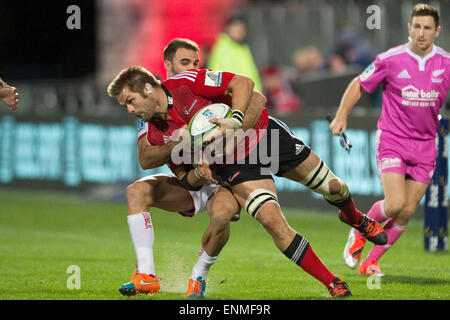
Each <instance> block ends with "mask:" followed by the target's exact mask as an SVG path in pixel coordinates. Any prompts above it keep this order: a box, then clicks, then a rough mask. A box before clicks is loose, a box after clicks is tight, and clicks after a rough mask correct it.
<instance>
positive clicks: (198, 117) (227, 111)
mask: <svg viewBox="0 0 450 320" xmlns="http://www.w3.org/2000/svg"><path fill="white" fill-rule="evenodd" d="M214 118H217V119H227V118H231V108H230V107H229V106H227V105H226V104H223V103H213V104H210V105H208V106H206V107H203V108H201V109H200V110H198V111H197V113H196V114H195V115H194V116H193V117H192V119H191V121H190V122H189V126H188V132H189V135H190V137H191V142H192V144H193V145H194V146H204V145H205V144H206V143H207V142H208V141H210V139H211V137H213V136H214V135H217V131H218V130H219V129H220V125H219V124H218V123H212V122H211V121H210V120H211V119H214Z"/></svg>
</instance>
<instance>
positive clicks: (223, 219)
mask: <svg viewBox="0 0 450 320" xmlns="http://www.w3.org/2000/svg"><path fill="white" fill-rule="evenodd" d="M236 211H237V210H236V208H235V207H233V206H231V205H229V204H223V205H221V206H220V207H219V206H216V207H214V208H213V209H212V213H211V224H212V225H214V226H217V227H220V228H223V227H224V226H226V225H227V224H229V223H230V220H231V218H232V217H233V215H234V214H235V213H236Z"/></svg>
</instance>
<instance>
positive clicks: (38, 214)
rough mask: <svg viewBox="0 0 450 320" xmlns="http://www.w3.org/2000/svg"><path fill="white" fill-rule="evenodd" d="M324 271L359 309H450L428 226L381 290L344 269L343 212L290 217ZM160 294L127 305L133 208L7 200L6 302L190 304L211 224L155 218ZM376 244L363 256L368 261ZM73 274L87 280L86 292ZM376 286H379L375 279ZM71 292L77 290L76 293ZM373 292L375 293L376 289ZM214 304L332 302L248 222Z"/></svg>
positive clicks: (225, 254)
mask: <svg viewBox="0 0 450 320" xmlns="http://www.w3.org/2000/svg"><path fill="white" fill-rule="evenodd" d="M284 213H285V215H286V217H287V219H288V221H289V223H290V225H291V226H292V227H293V228H295V229H296V230H297V231H298V232H299V233H300V234H302V235H303V236H305V237H306V238H307V239H308V240H309V241H310V243H311V245H312V248H313V250H314V251H315V252H316V253H317V255H318V256H319V257H320V258H321V259H322V261H323V262H324V263H325V265H326V266H327V267H328V268H329V269H330V270H331V271H332V272H333V273H334V274H336V275H338V276H339V277H340V278H341V279H343V280H344V281H346V282H347V283H348V285H349V286H350V289H351V291H352V293H353V297H351V298H350V299H361V300H366V299H373V300H385V299H386V300H405V299H413V300H415V299H417V300H449V299H450V255H449V254H448V252H445V253H428V252H426V251H424V249H423V222H422V221H418V220H414V221H411V222H410V224H409V226H408V229H407V230H406V232H405V233H404V234H403V236H402V238H401V239H400V240H399V241H398V242H397V243H396V244H395V245H394V247H393V248H392V249H391V250H390V251H388V252H387V253H386V254H385V255H384V256H383V258H382V259H381V261H380V265H381V268H382V271H383V272H384V273H385V274H386V275H385V276H384V277H382V278H381V280H380V282H378V283H377V282H376V281H370V280H369V281H368V277H365V276H358V274H357V270H350V269H348V268H347V267H346V266H345V264H344V262H343V259H342V250H343V248H344V245H345V242H346V239H347V234H348V230H349V229H348V227H347V226H346V225H344V224H343V223H341V222H340V221H339V219H338V218H337V215H336V213H335V212H332V211H330V212H320V211H314V210H303V209H301V208H298V209H288V208H285V209H284ZM151 214H152V220H153V225H154V228H155V245H154V252H155V263H156V271H157V274H158V276H159V277H160V280H161V291H160V294H158V295H154V296H136V297H124V296H122V295H121V294H120V293H119V291H118V288H119V286H120V285H121V284H123V283H125V282H128V281H129V279H130V278H129V276H130V274H131V273H132V272H133V270H134V265H135V261H136V258H135V254H134V249H133V245H132V242H131V239H130V236H129V232H128V225H127V220H126V206H125V204H124V203H97V202H95V203H94V202H86V201H84V200H83V199H82V198H78V197H76V196H68V195H59V194H47V193H30V192H19V191H5V190H3V191H1V192H0V287H1V288H2V290H1V291H0V299H1V300H35V299H36V300H37V299H39V300H47V299H52V300H80V299H81V300H111V299H118V300H161V299H162V300H174V299H175V300H181V299H186V297H185V293H186V289H187V284H188V277H189V275H190V273H191V270H192V267H193V265H194V264H195V262H196V260H197V258H198V256H197V253H198V251H199V249H200V246H201V242H200V239H201V235H202V233H203V231H204V230H205V229H206V227H207V225H208V222H209V217H208V215H207V214H206V213H200V214H198V215H197V216H196V217H195V218H184V217H182V216H180V215H178V214H176V213H168V212H164V211H161V210H156V209H153V210H151ZM371 246H372V245H371V244H368V245H367V246H366V248H365V249H364V252H363V257H365V256H366V255H367V253H368V252H369V250H370V248H371ZM70 266H77V267H79V270H80V289H76V288H73V289H71V288H70V284H71V283H72V284H73V283H74V282H73V281H72V280H73V278H71V276H72V275H73V273H72V272H73V271H71V270H70V268H69V267H70ZM372 280H374V279H372ZM68 283H69V286H68ZM369 288H372V289H369ZM206 299H213V300H221V299H230V300H234V299H238V300H240V299H242V300H300V299H302V300H303V299H308V300H309V299H331V298H330V295H329V293H328V291H327V290H326V288H325V287H324V286H323V285H322V284H321V283H320V282H318V281H316V280H315V279H313V278H312V277H310V276H309V275H308V274H306V273H305V272H304V271H303V270H301V269H300V268H299V267H297V266H295V265H294V264H293V263H292V262H290V261H289V260H288V259H287V258H286V257H284V256H283V255H282V254H281V253H280V252H279V251H278V250H277V249H276V247H275V245H274V244H273V242H272V240H271V238H270V237H269V235H268V234H267V233H266V232H265V231H264V229H263V228H262V227H261V226H260V225H259V224H258V223H257V221H255V220H254V219H253V218H251V217H250V216H249V215H247V214H245V213H244V212H242V213H241V219H240V221H238V222H233V223H232V224H231V236H230V239H229V241H228V244H227V245H226V246H225V248H224V249H223V250H222V252H221V254H220V256H219V259H218V260H217V262H216V264H215V265H214V266H213V267H212V268H211V270H210V273H209V276H208V279H207V287H206Z"/></svg>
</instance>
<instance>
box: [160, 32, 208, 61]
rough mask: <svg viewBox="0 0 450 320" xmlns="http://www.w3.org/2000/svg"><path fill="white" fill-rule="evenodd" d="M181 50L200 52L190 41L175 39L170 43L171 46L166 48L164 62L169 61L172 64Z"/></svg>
mask: <svg viewBox="0 0 450 320" xmlns="http://www.w3.org/2000/svg"><path fill="white" fill-rule="evenodd" d="M179 48H183V49H188V50H192V51H195V52H198V51H199V48H198V45H197V44H196V43H195V42H194V41H192V40H189V39H182V38H175V39H173V40H172V41H170V42H169V44H168V45H167V46H166V47H165V48H164V61H166V60H169V61H170V62H172V60H173V57H174V56H175V53H176V52H177V50H178V49H179Z"/></svg>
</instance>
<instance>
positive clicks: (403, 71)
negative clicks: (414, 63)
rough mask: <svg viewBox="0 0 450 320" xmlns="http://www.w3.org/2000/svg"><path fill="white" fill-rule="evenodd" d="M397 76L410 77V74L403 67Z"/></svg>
mask: <svg viewBox="0 0 450 320" xmlns="http://www.w3.org/2000/svg"><path fill="white" fill-rule="evenodd" d="M397 78H399V79H411V76H410V75H409V73H408V70H406V69H403V70H402V72H400V73H399V74H398V75H397Z"/></svg>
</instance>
